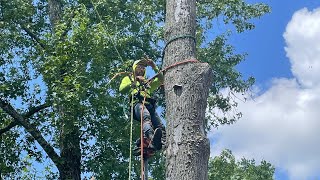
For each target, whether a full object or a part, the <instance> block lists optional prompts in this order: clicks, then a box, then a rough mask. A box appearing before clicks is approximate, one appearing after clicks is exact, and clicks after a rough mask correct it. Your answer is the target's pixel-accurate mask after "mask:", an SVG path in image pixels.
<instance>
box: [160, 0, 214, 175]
mask: <svg viewBox="0 0 320 180" xmlns="http://www.w3.org/2000/svg"><path fill="white" fill-rule="evenodd" d="M166 10H167V14H166V31H165V33H166V34H165V38H166V40H167V41H169V40H170V39H172V38H174V37H177V36H181V35H191V36H195V27H196V20H195V18H196V0H167V7H166ZM195 51H196V48H195V42H194V39H192V38H179V39H176V40H175V41H172V42H171V43H170V44H168V46H167V48H166V52H165V59H164V67H163V68H165V67H168V66H170V65H173V64H174V63H177V62H179V61H183V60H186V59H192V58H194V57H195ZM211 73H212V71H211V69H210V66H209V65H208V64H207V63H193V64H191V63H189V64H185V65H179V66H175V67H174V68H172V69H171V70H169V71H168V72H167V73H166V74H165V82H164V85H165V96H166V104H167V107H166V120H167V131H168V132H167V149H166V157H167V160H166V170H167V171H166V179H168V180H173V179H174V180H205V179H208V159H209V155H210V146H209V140H208V138H207V137H206V133H205V129H204V127H205V111H206V105H207V98H208V94H209V87H210V86H211V81H212V80H211V77H212V74H211Z"/></svg>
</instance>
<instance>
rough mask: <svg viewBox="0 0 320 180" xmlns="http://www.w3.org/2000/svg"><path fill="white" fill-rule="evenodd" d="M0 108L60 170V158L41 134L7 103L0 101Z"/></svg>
mask: <svg viewBox="0 0 320 180" xmlns="http://www.w3.org/2000/svg"><path fill="white" fill-rule="evenodd" d="M0 108H1V109H2V110H3V111H4V112H6V113H7V114H9V115H10V116H11V117H12V118H13V119H14V121H16V122H17V123H19V124H21V125H22V126H23V127H24V128H25V130H26V131H27V132H29V133H30V134H31V135H32V137H33V138H34V139H35V140H36V141H37V142H38V143H39V144H40V146H41V147H42V148H43V150H44V151H45V152H46V153H47V155H48V156H49V157H50V158H51V160H52V161H53V162H54V164H55V165H56V166H57V168H58V169H59V170H60V169H62V168H63V167H62V161H61V158H60V156H59V155H58V154H57V153H56V152H55V151H54V149H53V147H52V146H51V145H50V144H49V143H48V142H47V141H46V140H45V139H44V137H43V136H42V135H41V132H40V131H39V130H38V129H37V128H36V127H34V126H33V125H32V124H30V123H29V122H28V121H27V120H26V119H24V117H23V116H22V115H20V114H19V113H18V112H17V111H16V110H15V109H14V108H13V107H12V106H11V105H10V104H9V103H8V102H6V101H4V100H3V99H0Z"/></svg>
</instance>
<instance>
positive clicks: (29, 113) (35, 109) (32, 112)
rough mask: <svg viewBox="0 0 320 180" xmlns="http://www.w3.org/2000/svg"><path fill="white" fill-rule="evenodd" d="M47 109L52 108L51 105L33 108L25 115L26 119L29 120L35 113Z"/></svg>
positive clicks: (46, 104)
mask: <svg viewBox="0 0 320 180" xmlns="http://www.w3.org/2000/svg"><path fill="white" fill-rule="evenodd" d="M47 107H50V105H49V104H48V103H45V104H41V105H39V106H36V107H31V108H30V109H29V110H28V112H27V113H25V114H24V115H23V117H24V119H28V118H29V117H31V116H32V115H34V114H35V113H37V112H39V111H41V110H42V109H45V108H47Z"/></svg>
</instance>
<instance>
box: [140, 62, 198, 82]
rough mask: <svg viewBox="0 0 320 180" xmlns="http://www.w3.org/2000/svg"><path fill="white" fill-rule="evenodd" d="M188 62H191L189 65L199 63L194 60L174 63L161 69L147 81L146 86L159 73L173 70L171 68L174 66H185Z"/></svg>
mask: <svg viewBox="0 0 320 180" xmlns="http://www.w3.org/2000/svg"><path fill="white" fill-rule="evenodd" d="M189 62H191V63H198V62H199V61H198V60H196V59H186V60H184V61H179V62H176V63H174V64H172V65H170V66H168V67H166V68H164V69H162V70H161V71H159V72H158V73H157V74H156V75H154V76H153V77H152V78H150V79H148V81H147V83H146V84H150V83H151V81H152V80H153V79H155V78H156V77H157V76H158V75H159V74H161V73H163V72H166V71H168V70H169V69H171V68H173V67H175V66H179V65H182V64H186V63H189Z"/></svg>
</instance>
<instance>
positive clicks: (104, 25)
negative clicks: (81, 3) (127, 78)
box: [90, 0, 123, 62]
mask: <svg viewBox="0 0 320 180" xmlns="http://www.w3.org/2000/svg"><path fill="white" fill-rule="evenodd" d="M90 2H91V4H92V5H93V9H94V11H95V13H96V14H97V16H98V18H99V20H100V22H101V23H102V25H103V26H102V27H103V29H104V31H105V32H106V34H107V36H108V39H109V41H110V42H111V44H112V46H113V47H114V49H115V50H116V52H117V54H118V56H119V58H120V60H121V61H122V62H123V59H122V57H121V55H120V53H119V51H118V48H117V47H116V45H115V44H116V43H115V41H114V39H112V38H111V35H110V34H109V33H108V31H107V29H108V27H107V25H106V24H105V23H104V21H103V20H102V18H101V16H100V14H99V12H98V10H97V8H96V6H95V4H94V3H93V2H92V0H90Z"/></svg>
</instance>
